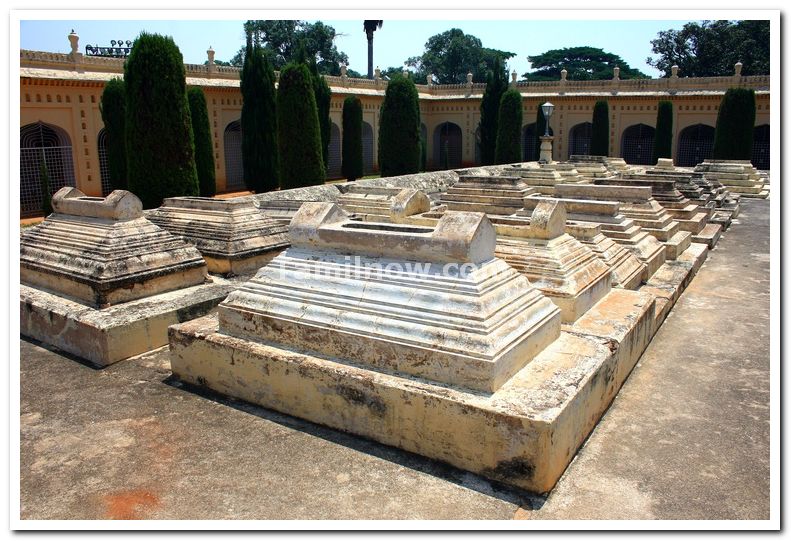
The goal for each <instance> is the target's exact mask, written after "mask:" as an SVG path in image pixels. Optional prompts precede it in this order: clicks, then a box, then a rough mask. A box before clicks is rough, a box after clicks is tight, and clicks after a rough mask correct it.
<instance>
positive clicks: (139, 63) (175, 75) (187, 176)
mask: <svg viewBox="0 0 791 541" xmlns="http://www.w3.org/2000/svg"><path fill="white" fill-rule="evenodd" d="M124 82H125V84H126V148H127V154H126V173H127V182H128V186H129V190H130V191H131V192H133V193H134V194H135V195H137V196H138V197H139V198H140V200H141V201H142V202H143V206H144V208H154V207H157V206H159V205H161V204H162V200H163V199H164V198H166V197H173V196H183V195H198V173H197V171H196V169H195V143H194V139H193V136H192V122H191V119H190V113H189V107H188V105H187V88H186V87H187V84H186V75H185V71H184V59H183V58H182V56H181V52H180V51H179V48H178V47H177V46H176V44H175V43H174V42H173V38H170V37H166V36H160V35H158V34H148V33H146V32H143V33H141V34H140V36H138V38H137V40H135V44H134V45H133V46H132V51H131V52H130V53H129V56H128V57H127V59H126V63H125V64H124Z"/></svg>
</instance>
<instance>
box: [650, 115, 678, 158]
mask: <svg viewBox="0 0 791 541" xmlns="http://www.w3.org/2000/svg"><path fill="white" fill-rule="evenodd" d="M671 157H673V102H670V101H660V102H659V106H658V107H657V109H656V131H655V132H654V156H653V160H654V163H656V162H657V160H658V159H659V158H671Z"/></svg>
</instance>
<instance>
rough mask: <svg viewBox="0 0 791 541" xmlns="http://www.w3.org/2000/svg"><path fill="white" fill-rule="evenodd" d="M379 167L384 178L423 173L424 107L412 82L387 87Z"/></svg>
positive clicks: (400, 80)
mask: <svg viewBox="0 0 791 541" xmlns="http://www.w3.org/2000/svg"><path fill="white" fill-rule="evenodd" d="M379 168H380V173H381V175H382V176H383V177H392V176H396V175H407V174H410V173H418V172H419V171H420V107H419V104H418V97H417V88H415V83H413V82H412V80H411V79H409V78H405V77H403V76H400V75H397V76H395V77H393V79H392V80H391V81H390V82H389V83H388V85H387V91H386V92H385V99H384V102H383V103H382V107H381V109H380V116H379Z"/></svg>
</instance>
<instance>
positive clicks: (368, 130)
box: [363, 120, 374, 175]
mask: <svg viewBox="0 0 791 541" xmlns="http://www.w3.org/2000/svg"><path fill="white" fill-rule="evenodd" d="M373 172H374V129H373V127H372V126H371V125H370V124H368V123H367V122H365V121H364V120H363V175H370V174H372V173H373Z"/></svg>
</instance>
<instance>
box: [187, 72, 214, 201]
mask: <svg viewBox="0 0 791 541" xmlns="http://www.w3.org/2000/svg"><path fill="white" fill-rule="evenodd" d="M187 102H188V103H189V107H190V116H191V119H192V135H193V137H194V138H195V168H196V170H197V172H198V188H199V190H200V195H202V196H203V197H213V196H214V195H215V194H216V193H217V184H216V181H215V180H216V179H215V174H214V149H212V141H211V126H210V125H209V109H208V107H207V106H206V96H205V95H204V94H203V89H202V88H201V87H199V86H193V87H190V89H189V90H187Z"/></svg>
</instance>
